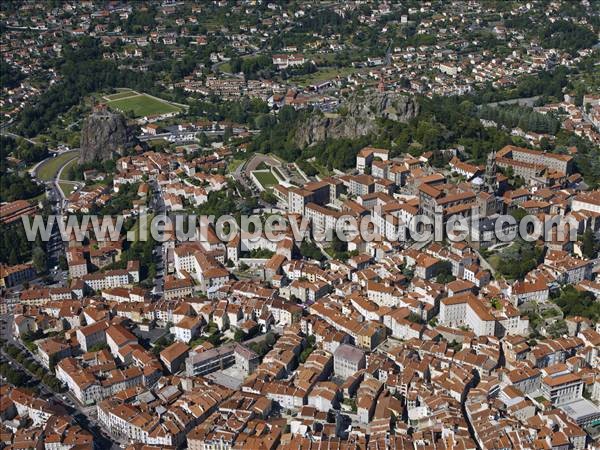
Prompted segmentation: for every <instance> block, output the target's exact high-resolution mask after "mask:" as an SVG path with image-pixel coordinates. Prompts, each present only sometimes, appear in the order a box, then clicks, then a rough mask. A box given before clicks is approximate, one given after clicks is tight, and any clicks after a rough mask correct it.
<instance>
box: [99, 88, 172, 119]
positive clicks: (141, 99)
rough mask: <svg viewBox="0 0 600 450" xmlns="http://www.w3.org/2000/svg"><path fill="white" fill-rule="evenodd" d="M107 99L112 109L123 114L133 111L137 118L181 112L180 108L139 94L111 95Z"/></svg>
mask: <svg viewBox="0 0 600 450" xmlns="http://www.w3.org/2000/svg"><path fill="white" fill-rule="evenodd" d="M115 96H116V98H115ZM106 98H107V100H108V101H107V103H108V106H109V107H110V108H112V109H116V110H117V111H120V112H122V113H125V112H128V111H133V115H134V116H135V117H145V116H155V115H159V114H166V113H171V112H178V111H181V108H180V107H179V106H176V105H173V104H171V103H169V102H167V101H164V100H159V99H157V98H154V97H151V96H149V95H147V94H139V93H137V92H120V93H118V94H114V95H109V96H107V97H106Z"/></svg>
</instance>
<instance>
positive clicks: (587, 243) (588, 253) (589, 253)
mask: <svg viewBox="0 0 600 450" xmlns="http://www.w3.org/2000/svg"><path fill="white" fill-rule="evenodd" d="M597 251H598V244H597V243H596V240H595V238H594V233H593V232H592V230H591V228H588V229H587V230H585V232H584V233H583V237H582V242H581V252H582V253H583V256H585V257H586V258H590V259H592V258H595V257H596V253H597Z"/></svg>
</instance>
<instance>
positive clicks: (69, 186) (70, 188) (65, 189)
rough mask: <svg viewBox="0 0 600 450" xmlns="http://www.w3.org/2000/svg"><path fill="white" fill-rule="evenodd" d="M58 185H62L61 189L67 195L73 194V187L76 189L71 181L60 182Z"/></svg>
mask: <svg viewBox="0 0 600 450" xmlns="http://www.w3.org/2000/svg"><path fill="white" fill-rule="evenodd" d="M58 185H59V186H60V189H61V190H62V191H63V194H65V197H68V196H69V195H71V192H73V189H75V185H74V184H71V183H60V182H59V183H58Z"/></svg>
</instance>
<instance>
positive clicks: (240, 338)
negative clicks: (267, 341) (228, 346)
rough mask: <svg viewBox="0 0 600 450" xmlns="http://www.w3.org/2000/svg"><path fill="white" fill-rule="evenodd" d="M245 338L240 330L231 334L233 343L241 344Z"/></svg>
mask: <svg viewBox="0 0 600 450" xmlns="http://www.w3.org/2000/svg"><path fill="white" fill-rule="evenodd" d="M245 338H246V333H245V332H244V331H243V330H240V329H239V328H238V329H237V330H235V333H234V334H233V339H234V341H235V342H242V341H243V340H244V339H245Z"/></svg>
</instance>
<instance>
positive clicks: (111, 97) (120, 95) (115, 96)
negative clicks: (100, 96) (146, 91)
mask: <svg viewBox="0 0 600 450" xmlns="http://www.w3.org/2000/svg"><path fill="white" fill-rule="evenodd" d="M132 95H138V94H137V92H135V91H123V92H117V93H116V94H110V95H105V96H104V97H105V98H106V99H107V100H108V101H109V102H112V101H114V100H119V99H120V98H125V97H131V96H132Z"/></svg>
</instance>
